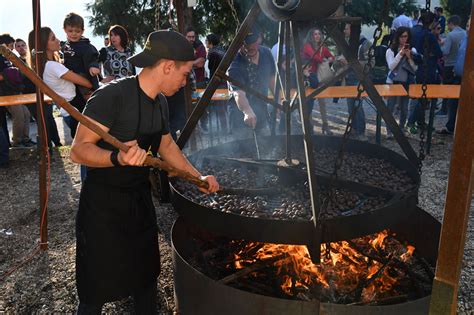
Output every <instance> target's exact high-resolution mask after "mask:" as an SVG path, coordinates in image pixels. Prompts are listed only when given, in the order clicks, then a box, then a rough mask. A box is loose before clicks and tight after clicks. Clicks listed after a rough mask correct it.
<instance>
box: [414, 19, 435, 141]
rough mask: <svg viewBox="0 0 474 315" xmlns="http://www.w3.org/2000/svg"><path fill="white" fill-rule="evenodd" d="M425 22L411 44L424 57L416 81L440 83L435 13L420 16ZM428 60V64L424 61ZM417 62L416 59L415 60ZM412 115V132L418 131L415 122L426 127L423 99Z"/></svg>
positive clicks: (420, 126) (415, 105) (416, 105)
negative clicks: (432, 31) (434, 29)
mask: <svg viewBox="0 0 474 315" xmlns="http://www.w3.org/2000/svg"><path fill="white" fill-rule="evenodd" d="M420 19H421V22H422V24H423V28H422V29H421V30H419V31H417V32H413V33H412V40H411V43H410V44H411V46H412V47H415V49H416V51H417V52H418V54H420V56H421V57H422V60H419V62H418V69H417V71H416V82H417V83H418V84H423V83H426V84H439V83H440V82H439V80H438V79H437V78H438V77H439V74H438V73H437V68H438V67H437V64H438V59H439V58H441V57H442V56H443V52H442V51H441V47H440V46H439V44H438V40H437V39H436V37H435V36H434V35H433V34H432V33H431V30H430V26H431V24H432V23H433V21H434V14H433V13H432V12H430V11H428V12H425V13H424V14H422V16H421V17H420ZM426 41H427V44H428V46H427V48H428V49H427V51H426V52H425V43H426ZM425 60H426V66H425V65H424V62H425ZM415 62H416V60H415ZM413 105H414V106H413V108H412V111H411V113H410V117H409V118H408V124H407V126H408V127H410V132H411V133H417V132H418V131H417V127H416V126H415V122H416V123H417V125H418V128H425V127H426V122H425V110H426V108H423V106H422V104H421V101H416V103H414V104H413Z"/></svg>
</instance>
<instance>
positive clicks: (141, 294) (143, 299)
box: [77, 281, 158, 315]
mask: <svg viewBox="0 0 474 315" xmlns="http://www.w3.org/2000/svg"><path fill="white" fill-rule="evenodd" d="M156 285H157V282H156V281H154V282H153V284H152V285H150V286H148V287H146V288H144V289H143V290H139V291H137V292H136V293H135V294H133V308H134V310H135V313H136V314H146V315H147V314H156V307H157V305H158V302H157V295H158V290H157V288H156ZM103 306H104V305H103V304H85V303H82V302H79V306H78V308H77V314H78V315H95V314H98V315H100V314H102V307H103Z"/></svg>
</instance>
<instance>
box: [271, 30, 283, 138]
mask: <svg viewBox="0 0 474 315" xmlns="http://www.w3.org/2000/svg"><path fill="white" fill-rule="evenodd" d="M284 25H285V24H284V22H280V23H279V24H278V50H277V60H275V61H276V69H277V73H276V79H275V87H274V89H273V91H275V93H274V96H275V100H278V98H279V97H280V93H281V92H282V91H281V90H282V89H283V87H282V80H281V70H282V68H281V59H282V56H283V41H284V36H285V33H284ZM276 118H277V110H275V109H274V110H273V111H272V113H271V118H270V122H271V124H270V134H271V135H272V136H275V135H276V132H275V128H276Z"/></svg>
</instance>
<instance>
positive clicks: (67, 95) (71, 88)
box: [28, 27, 92, 138]
mask: <svg viewBox="0 0 474 315" xmlns="http://www.w3.org/2000/svg"><path fill="white" fill-rule="evenodd" d="M28 41H29V46H30V47H32V48H33V49H35V50H37V51H43V52H44V53H43V54H39V55H38V58H39V64H40V69H42V70H43V72H42V73H39V75H40V76H41V77H42V78H43V80H44V82H45V83H46V84H47V85H48V86H49V87H50V88H52V89H53V90H54V91H55V92H56V93H57V94H59V95H60V96H62V97H63V98H64V99H65V100H66V101H68V102H69V103H71V105H73V106H74V107H75V108H77V110H78V111H80V112H82V110H83V109H84V106H85V104H86V101H85V100H84V98H83V97H82V94H81V93H77V92H76V86H75V84H77V85H80V86H84V87H86V88H92V84H91V82H90V81H89V80H87V79H86V78H84V77H82V76H80V75H78V74H76V73H74V72H73V71H71V70H69V69H68V68H66V66H64V65H63V64H62V63H60V62H59V61H60V59H59V51H60V50H61V46H60V44H59V39H57V38H56V35H55V34H54V33H53V31H52V30H51V29H50V28H49V27H42V28H41V29H40V31H39V47H35V33H34V31H31V32H30V35H29V38H28ZM32 58H35V56H34V54H33V53H32ZM32 64H34V62H32ZM45 110H47V111H48V113H47V115H50V113H49V111H50V110H52V109H51V106H45ZM51 116H52V115H51ZM77 125H78V122H77V121H76V120H75V119H71V120H70V125H69V128H71V138H74V136H75V134H76V129H77Z"/></svg>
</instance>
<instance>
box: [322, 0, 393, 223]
mask: <svg viewBox="0 0 474 315" xmlns="http://www.w3.org/2000/svg"><path fill="white" fill-rule="evenodd" d="M389 7H390V0H384V8H383V10H382V14H381V15H380V16H379V21H378V22H379V23H378V25H377V28H376V29H375V31H374V34H373V41H372V45H371V46H370V48H369V51H368V58H367V63H366V64H365V65H364V69H363V74H364V77H366V76H368V75H369V73H370V71H371V69H372V60H373V59H374V57H375V47H376V46H377V42H378V41H379V40H380V37H382V33H383V32H382V31H383V30H382V24H383V18H384V16H387V14H388V10H389ZM364 92H365V88H364V86H363V85H362V82H360V80H359V84H358V85H357V96H356V102H357V105H355V104H354V105H355V106H353V107H352V110H351V113H350V115H349V118H348V119H347V124H346V130H345V131H344V134H343V136H342V143H341V146H340V148H339V151H338V153H337V158H336V161H335V162H334V170H333V173H332V175H331V179H330V181H329V186H328V187H329V191H328V197H327V198H326V200H325V201H322V204H321V208H322V209H327V207H328V206H329V202H330V201H331V200H335V195H334V194H335V190H334V189H331V187H333V186H334V182H335V181H336V179H337V176H338V172H339V169H340V168H341V167H342V163H343V161H344V153H345V147H346V144H347V141H348V139H349V134H350V133H351V131H352V122H353V120H354V117H355V115H356V113H357V111H358V110H359V108H360V107H362V102H363V101H362V94H363V93H364ZM322 213H323V211H319V216H321V214H322ZM318 219H320V218H318Z"/></svg>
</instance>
